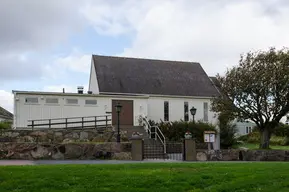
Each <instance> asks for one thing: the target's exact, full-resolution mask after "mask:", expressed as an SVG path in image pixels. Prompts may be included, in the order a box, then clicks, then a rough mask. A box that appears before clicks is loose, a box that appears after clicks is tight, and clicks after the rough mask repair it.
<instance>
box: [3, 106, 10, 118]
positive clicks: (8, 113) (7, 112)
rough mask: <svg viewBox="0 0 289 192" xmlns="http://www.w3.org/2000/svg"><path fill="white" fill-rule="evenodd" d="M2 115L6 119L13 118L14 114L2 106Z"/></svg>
mask: <svg viewBox="0 0 289 192" xmlns="http://www.w3.org/2000/svg"><path fill="white" fill-rule="evenodd" d="M0 115H2V116H5V117H10V118H13V114H12V113H11V112H10V111H8V110H6V109H4V108H3V107H1V106H0Z"/></svg>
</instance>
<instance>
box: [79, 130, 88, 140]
mask: <svg viewBox="0 0 289 192" xmlns="http://www.w3.org/2000/svg"><path fill="white" fill-rule="evenodd" d="M79 139H80V140H88V133H87V132H85V131H82V132H80V135H79Z"/></svg>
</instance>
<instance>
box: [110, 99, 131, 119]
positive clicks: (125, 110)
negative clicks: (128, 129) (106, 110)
mask: <svg viewBox="0 0 289 192" xmlns="http://www.w3.org/2000/svg"><path fill="white" fill-rule="evenodd" d="M118 102H119V103H120V104H121V105H122V108H121V112H120V114H119V119H120V123H119V124H120V125H133V100H112V106H111V107H112V109H111V110H112V111H111V112H112V124H113V125H117V112H116V108H115V106H116V105H117V103H118Z"/></svg>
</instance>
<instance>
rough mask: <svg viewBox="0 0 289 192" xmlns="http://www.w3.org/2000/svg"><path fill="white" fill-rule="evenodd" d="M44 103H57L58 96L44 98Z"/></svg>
mask: <svg viewBox="0 0 289 192" xmlns="http://www.w3.org/2000/svg"><path fill="white" fill-rule="evenodd" d="M46 103H48V104H57V103H58V98H46Z"/></svg>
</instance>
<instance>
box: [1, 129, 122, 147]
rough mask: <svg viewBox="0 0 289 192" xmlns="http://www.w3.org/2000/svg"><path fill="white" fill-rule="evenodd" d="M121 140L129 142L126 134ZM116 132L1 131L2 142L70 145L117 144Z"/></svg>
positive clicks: (59, 130) (90, 130)
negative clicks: (81, 143) (80, 143)
mask: <svg viewBox="0 0 289 192" xmlns="http://www.w3.org/2000/svg"><path fill="white" fill-rule="evenodd" d="M121 140H122V141H128V138H127V136H126V133H125V132H121ZM115 141H116V132H115V131H114V130H113V128H107V129H105V130H100V129H97V130H96V129H83V130H75V129H44V130H35V131H32V130H5V131H3V130H1V131H0V142H16V143H23V142H29V143H33V142H40V143H43V142H44V143H70V142H115Z"/></svg>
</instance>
